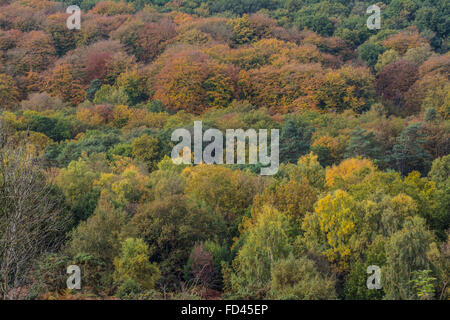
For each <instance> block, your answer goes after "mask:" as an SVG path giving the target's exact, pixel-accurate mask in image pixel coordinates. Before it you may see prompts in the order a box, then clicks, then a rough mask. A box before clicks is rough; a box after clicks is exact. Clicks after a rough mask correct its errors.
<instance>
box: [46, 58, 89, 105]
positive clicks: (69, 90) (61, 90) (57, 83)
mask: <svg viewBox="0 0 450 320" xmlns="http://www.w3.org/2000/svg"><path fill="white" fill-rule="evenodd" d="M47 87H48V90H49V92H50V93H51V94H53V95H55V96H58V97H60V98H62V99H63V100H64V101H66V102H69V103H70V104H71V105H72V106H76V105H78V104H79V103H81V102H83V101H84V99H85V97H86V92H85V91H84V90H83V87H82V86H81V84H80V82H79V81H78V80H77V79H75V78H74V77H73V76H72V73H71V65H69V64H62V65H59V66H57V67H56V68H55V69H54V70H53V74H52V76H51V77H50V79H49V81H48V83H47Z"/></svg>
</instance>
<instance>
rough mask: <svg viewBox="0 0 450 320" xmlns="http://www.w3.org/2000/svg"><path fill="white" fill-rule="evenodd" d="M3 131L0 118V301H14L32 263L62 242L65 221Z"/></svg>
mask: <svg viewBox="0 0 450 320" xmlns="http://www.w3.org/2000/svg"><path fill="white" fill-rule="evenodd" d="M0 116H1V115H0ZM6 132H7V130H6V128H5V124H4V123H3V125H2V121H1V118H0V299H17V298H19V297H21V296H23V292H22V289H23V288H24V286H25V285H26V279H27V275H28V273H29V271H30V269H31V268H32V267H33V263H34V261H35V259H36V258H37V257H39V256H40V255H41V254H42V253H43V252H46V251H51V250H54V249H55V248H57V247H58V246H59V245H60V244H61V242H62V241H63V237H64V231H65V228H66V226H67V222H68V219H67V217H66V216H65V215H64V214H63V211H62V210H61V209H60V208H61V204H62V202H61V200H60V198H59V197H57V196H55V192H54V190H55V189H54V188H53V186H52V184H51V183H49V182H47V181H46V179H45V177H44V175H43V173H42V171H41V170H40V168H39V167H38V165H37V164H36V163H35V160H34V159H32V158H31V157H30V156H29V155H28V153H27V148H26V144H25V143H24V144H23V145H11V143H9V142H8V138H7V134H6Z"/></svg>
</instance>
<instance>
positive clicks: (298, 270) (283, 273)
mask: <svg viewBox="0 0 450 320" xmlns="http://www.w3.org/2000/svg"><path fill="white" fill-rule="evenodd" d="M271 273H272V282H271V294H272V297H273V298H274V299H280V300H288V299H292V300H333V299H336V298H337V295H336V291H335V281H334V280H332V279H331V278H330V277H327V276H324V275H322V274H321V273H320V272H319V271H318V270H317V268H316V266H315V265H314V262H313V261H311V260H309V259H308V258H306V257H301V258H299V259H295V257H294V256H293V255H291V256H289V258H287V259H283V260H280V261H277V262H275V263H274V264H273V266H272V272H271Z"/></svg>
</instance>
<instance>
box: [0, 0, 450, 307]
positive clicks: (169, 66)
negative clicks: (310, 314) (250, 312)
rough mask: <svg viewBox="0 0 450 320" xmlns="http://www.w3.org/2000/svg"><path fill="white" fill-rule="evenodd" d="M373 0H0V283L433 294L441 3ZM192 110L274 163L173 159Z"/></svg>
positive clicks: (111, 294) (302, 295)
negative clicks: (77, 273) (268, 143)
mask: <svg viewBox="0 0 450 320" xmlns="http://www.w3.org/2000/svg"><path fill="white" fill-rule="evenodd" d="M373 4H375V3H371V2H368V1H343V0H174V1H167V0H133V1H126V2H125V1H98V0H73V1H59V2H58V1H47V0H17V1H8V0H0V6H1V7H0V148H1V149H0V150H1V152H0V298H3V299H117V298H120V299H230V298H232V299H370V300H372V299H450V283H449V281H450V279H449V276H450V242H449V239H448V238H449V233H450V229H449V228H450V178H449V171H450V156H449V148H450V130H449V129H450V116H449V115H450V82H449V76H450V53H449V52H448V48H449V41H448V37H447V36H448V34H449V30H450V12H449V11H450V6H449V3H448V1H446V0H425V1H419V0H390V1H389V0H388V1H379V2H378V4H377V5H378V6H379V7H380V8H381V9H382V22H381V29H380V30H369V29H368V27H367V25H366V21H367V19H368V17H369V16H370V14H367V13H366V10H367V8H368V7H369V6H370V5H373ZM69 5H78V6H79V7H80V8H81V9H82V13H81V28H80V30H76V29H75V30H70V29H68V28H67V26H66V20H67V18H68V17H69V14H68V13H66V8H67V7H68V6H69ZM199 120H201V121H202V122H203V129H204V130H206V129H208V128H217V129H220V130H221V131H223V132H225V130H226V129H238V128H241V129H245V130H246V129H249V128H252V129H256V130H258V129H279V132H280V168H279V171H278V173H277V174H276V175H273V176H261V175H260V166H258V165H205V164H200V165H176V164H174V163H173V162H172V160H171V158H170V155H171V150H172V148H173V146H174V142H172V141H171V134H172V132H173V131H174V130H175V129H177V128H188V129H192V127H193V124H194V121H199ZM69 265H77V266H79V267H80V268H81V270H82V283H81V290H69V289H67V285H66V280H67V278H68V276H69V275H68V274H67V273H66V269H67V267H68V266H69ZM371 265H375V266H379V267H380V268H381V284H382V289H380V290H369V289H368V288H367V286H366V281H367V278H368V276H369V275H368V274H367V272H366V269H367V267H368V266H371Z"/></svg>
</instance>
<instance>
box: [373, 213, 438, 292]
mask: <svg viewBox="0 0 450 320" xmlns="http://www.w3.org/2000/svg"><path fill="white" fill-rule="evenodd" d="M432 240H433V235H432V233H431V232H430V231H428V230H427V228H426V225H425V220H424V219H422V218H420V217H417V216H416V217H413V218H409V219H408V220H407V221H406V222H405V224H404V226H403V229H401V230H399V231H398V232H396V233H394V234H393V235H392V236H391V237H390V238H389V240H388V241H387V243H386V265H385V266H384V267H383V268H382V276H383V278H382V285H383V288H384V291H385V292H386V299H394V300H397V299H402V300H408V299H415V297H416V291H415V290H414V288H413V286H412V284H411V282H410V281H411V280H413V279H414V274H413V272H414V271H420V270H424V269H425V270H428V268H429V265H430V263H429V261H428V258H427V255H426V253H427V251H428V249H429V246H430V243H431V241H432Z"/></svg>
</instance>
